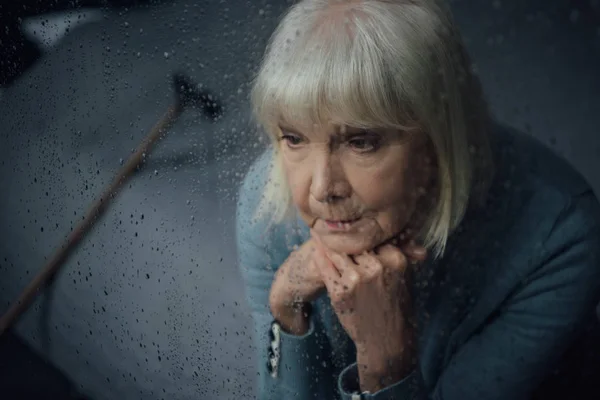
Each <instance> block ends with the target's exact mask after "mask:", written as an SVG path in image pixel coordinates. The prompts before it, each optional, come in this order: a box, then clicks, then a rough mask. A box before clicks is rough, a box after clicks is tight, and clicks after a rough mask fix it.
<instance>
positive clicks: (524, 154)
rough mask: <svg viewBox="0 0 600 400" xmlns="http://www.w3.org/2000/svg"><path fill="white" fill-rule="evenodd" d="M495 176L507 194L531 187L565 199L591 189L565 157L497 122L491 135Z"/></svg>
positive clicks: (522, 133) (496, 181)
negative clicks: (506, 189) (506, 190)
mask: <svg viewBox="0 0 600 400" xmlns="http://www.w3.org/2000/svg"><path fill="white" fill-rule="evenodd" d="M491 139H492V140H491V142H492V146H493V149H492V152H493V154H494V158H495V160H494V162H495V164H496V165H495V167H496V171H497V174H498V176H497V177H496V180H495V183H496V184H500V185H502V186H506V187H507V188H509V189H510V190H509V191H510V192H514V191H515V190H516V191H521V192H522V191H527V190H528V189H532V188H534V189H535V190H538V191H539V190H542V191H548V192H553V193H555V194H557V195H559V194H560V195H561V196H563V197H564V198H565V200H566V199H568V198H570V197H572V196H578V195H580V194H582V193H585V192H590V191H591V190H592V188H591V186H590V184H589V182H587V181H586V179H585V178H584V177H583V175H582V174H581V173H580V172H578V171H577V170H576V169H575V168H574V166H573V165H572V164H571V163H570V162H569V161H567V159H566V158H564V157H562V156H561V155H559V154H558V152H557V151H556V150H554V149H552V148H550V147H549V146H547V145H546V144H544V143H542V142H541V141H540V140H538V139H536V138H534V137H533V136H531V135H529V134H526V133H524V132H521V131H519V130H517V129H516V128H513V127H511V126H508V125H504V124H500V123H496V124H495V125H494V129H493V130H492V135H491Z"/></svg>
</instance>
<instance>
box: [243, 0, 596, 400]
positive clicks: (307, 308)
mask: <svg viewBox="0 0 600 400" xmlns="http://www.w3.org/2000/svg"><path fill="white" fill-rule="evenodd" d="M252 105H253V110H254V113H255V115H256V117H257V119H258V121H259V122H260V123H261V126H262V127H263V129H264V132H265V134H266V136H267V137H268V138H269V139H270V143H271V146H270V148H269V149H268V150H267V151H266V152H265V153H264V154H263V155H262V156H261V157H260V158H259V159H258V160H257V161H256V163H255V164H254V166H253V167H252V168H251V169H250V171H249V172H248V174H247V175H246V178H245V181H244V184H243V186H242V188H241V192H240V200H239V204H238V211H237V240H238V250H239V262H240V266H241V270H242V273H243V275H244V279H245V282H246V286H247V295H248V301H249V303H250V307H251V310H252V314H253V319H254V323H255V337H256V340H257V345H256V347H257V349H258V356H259V365H258V368H259V375H260V379H259V398H261V399H281V398H285V399H292V398H293V399H313V398H319V399H321V398H322V399H333V398H343V399H350V398H353V399H354V398H359V397H360V398H369V399H371V398H372V399H388V398H394V399H413V398H418V399H425V398H434V399H441V398H444V399H447V400H476V399H527V398H531V397H532V396H533V395H534V394H535V393H536V392H537V393H538V395H541V396H545V397H543V398H548V397H547V393H546V394H540V393H544V391H546V392H548V391H551V393H553V395H557V390H558V388H560V390H563V391H564V392H563V394H564V395H565V396H566V395H567V394H568V395H569V397H571V396H573V395H574V394H575V393H576V390H579V393H585V392H581V390H582V389H583V388H584V385H585V383H586V382H584V380H583V378H582V377H587V379H588V381H587V384H588V385H589V384H590V383H591V382H592V381H591V379H592V377H591V376H590V374H591V373H592V372H593V371H595V372H597V371H598V369H597V368H598V365H599V364H595V365H594V364H591V363H588V364H586V363H579V365H577V368H573V366H568V367H567V365H566V364H563V362H562V361H561V359H562V358H563V357H565V356H570V355H572V354H575V353H577V352H581V351H582V349H581V348H579V349H577V348H574V349H570V351H567V349H569V348H570V347H571V346H572V345H573V344H576V343H577V341H578V339H579V338H581V337H582V336H583V337H586V336H585V335H591V333H590V332H589V331H588V326H595V325H597V322H598V321H597V320H596V316H595V308H596V305H597V304H598V302H599V300H600V269H599V268H598V264H599V262H600V206H599V204H598V200H597V199H596V197H595V195H594V193H593V191H592V189H591V187H590V186H589V184H588V183H587V182H586V181H585V180H584V179H583V178H582V177H581V176H580V175H579V173H577V172H576V171H575V170H574V169H573V168H572V167H571V166H570V165H568V164H567V163H566V162H564V161H563V160H562V159H561V158H559V157H558V156H557V155H555V154H554V153H552V152H551V151H550V150H549V149H548V148H546V147H545V146H544V145H542V144H541V143H539V142H537V141H534V140H533V139H530V138H529V137H527V136H524V135H523V134H521V133H519V132H517V131H516V130H514V129H512V128H510V127H507V126H505V125H503V124H501V123H500V122H498V121H497V120H496V118H494V117H493V116H492V114H491V113H490V112H489V110H488V108H487V106H486V102H485V100H484V96H483V94H482V91H481V87H480V83H479V79H478V77H477V76H476V75H475V74H474V72H473V70H472V67H471V63H470V60H469V57H468V55H467V53H466V51H465V48H464V46H463V43H462V39H461V35H460V34H459V32H458V30H457V28H456V26H455V23H454V22H453V19H452V16H451V15H450V12H449V11H448V10H447V8H446V5H445V4H441V3H439V2H436V1H432V0H431V1H418V2H413V1H411V2H408V1H391V2H390V1H316V0H305V1H301V2H299V3H297V4H295V5H294V6H292V7H291V8H290V9H289V11H288V12H287V13H286V14H285V17H284V18H283V20H282V21H281V23H280V24H279V26H278V28H277V29H276V31H275V33H274V35H273V36H272V37H271V39H270V42H269V45H268V47H267V50H266V54H265V58H264V60H263V63H262V65H261V69H260V71H259V73H258V76H257V78H256V79H255V81H254V86H253V91H252ZM579 343H581V342H579ZM587 350H588V351H589V350H591V349H590V348H588V349H587ZM557 371H558V373H557ZM544 379H546V382H544ZM550 388H551V389H550ZM583 390H586V389H583ZM588 390H589V387H588ZM574 398H580V397H577V396H575V397H574Z"/></svg>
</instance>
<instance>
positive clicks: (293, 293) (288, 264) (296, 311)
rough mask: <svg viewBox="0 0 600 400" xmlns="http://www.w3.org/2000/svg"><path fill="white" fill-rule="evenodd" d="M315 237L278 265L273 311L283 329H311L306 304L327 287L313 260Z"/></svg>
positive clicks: (294, 331)
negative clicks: (304, 308) (304, 310)
mask: <svg viewBox="0 0 600 400" xmlns="http://www.w3.org/2000/svg"><path fill="white" fill-rule="evenodd" d="M314 252H315V246H314V240H313V239H309V240H307V241H306V242H305V243H304V244H303V245H302V246H300V248H298V249H297V250H295V251H294V252H292V253H291V254H290V256H289V257H288V258H287V260H286V261H285V262H284V263H283V265H281V267H279V269H278V270H277V272H276V274H275V278H274V279H273V283H272V284H271V292H270V295H269V305H270V308H271V313H272V314H273V316H274V317H275V318H276V319H277V320H278V322H279V323H280V325H281V327H282V328H283V330H284V331H286V332H288V333H292V334H295V335H302V334H304V333H306V332H307V331H308V328H309V322H308V318H307V317H306V316H305V315H304V313H303V312H302V309H303V306H304V305H305V304H306V303H310V302H312V301H313V300H315V299H316V298H317V297H319V295H320V294H321V293H323V292H324V291H325V284H324V283H323V278H322V277H321V274H320V272H319V269H318V268H317V266H316V264H315V263H314V257H313V254H314Z"/></svg>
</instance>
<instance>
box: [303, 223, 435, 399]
mask: <svg viewBox="0 0 600 400" xmlns="http://www.w3.org/2000/svg"><path fill="white" fill-rule="evenodd" d="M313 238H314V239H315V244H316V250H317V251H316V253H315V257H314V260H315V263H316V265H317V267H318V269H319V272H320V273H321V276H322V278H323V281H324V282H325V286H326V288H327V291H328V293H329V297H330V298H331V303H332V307H333V309H334V310H335V312H336V314H337V316H338V318H339V320H340V323H341V324H342V326H343V327H344V329H345V330H346V331H347V332H348V335H349V336H350V338H351V339H352V340H353V341H354V344H355V345H356V349H357V363H358V367H359V377H360V382H361V388H362V390H369V391H371V392H376V391H378V390H381V389H382V388H384V387H386V386H389V385H391V384H393V383H395V382H397V381H399V380H401V379H402V378H404V377H405V376H406V375H408V374H409V373H410V371H411V370H412V369H413V368H414V358H415V356H416V347H415V345H414V343H413V334H414V332H413V331H414V330H413V326H412V323H411V317H412V316H411V311H412V304H411V299H410V296H409V293H408V290H407V287H406V282H405V272H406V269H407V268H409V264H412V263H416V262H419V261H423V260H425V258H426V256H427V252H426V250H425V249H424V248H423V247H421V246H418V245H416V244H414V242H409V243H406V244H402V245H393V244H384V245H382V246H380V247H379V248H377V249H375V250H374V251H371V252H365V253H363V254H361V255H358V256H352V257H350V256H347V255H344V254H338V253H335V252H333V251H331V250H330V249H328V248H326V247H325V246H324V245H323V243H322V242H321V241H320V240H319V237H318V235H317V234H316V233H314V232H313Z"/></svg>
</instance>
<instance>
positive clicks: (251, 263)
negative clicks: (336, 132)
mask: <svg viewBox="0 0 600 400" xmlns="http://www.w3.org/2000/svg"><path fill="white" fill-rule="evenodd" d="M269 162H270V154H269V153H268V152H267V153H265V154H263V155H262V156H261V157H260V158H259V159H258V160H257V161H256V162H255V163H254V165H253V166H252V167H251V168H250V171H249V172H248V174H247V175H246V177H245V179H244V181H243V183H242V186H241V189H240V192H239V199H238V205H237V212H236V240H237V248H238V257H239V267H240V270H241V274H242V278H243V280H244V284H245V291H246V299H247V302H248V305H249V309H250V312H251V314H252V319H253V325H254V332H253V333H254V343H255V347H256V351H257V362H258V365H257V367H258V398H259V399H261V400H270V399H273V400H275V399H277V400H279V399H298V400H305V399H306V400H308V399H333V398H334V395H333V390H334V387H335V385H334V384H333V382H334V379H332V378H331V365H330V364H331V363H330V360H329V358H328V357H327V355H329V354H330V347H329V343H328V340H327V337H326V335H325V333H324V329H323V327H322V324H321V321H320V320H319V319H318V318H317V316H316V315H313V316H311V320H310V329H309V331H308V332H307V333H306V334H305V335H303V336H294V335H288V334H286V333H285V332H283V331H281V330H277V329H275V328H273V327H271V322H272V321H273V316H272V315H271V313H270V310H269V304H268V303H269V292H270V288H271V283H272V281H273V278H274V275H275V271H276V270H277V268H278V267H279V266H280V265H281V264H282V263H283V262H284V261H285V260H286V258H287V257H288V255H289V253H290V250H291V249H289V243H286V238H285V236H286V235H289V234H290V232H289V230H287V229H285V228H282V227H281V226H276V227H274V228H269V229H267V225H268V224H267V221H260V220H259V221H257V220H255V219H254V218H253V215H254V213H255V211H256V207H257V206H258V204H259V200H260V199H261V196H262V192H263V188H264V185H265V183H266V179H267V177H268V170H269ZM273 356H275V360H273Z"/></svg>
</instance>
